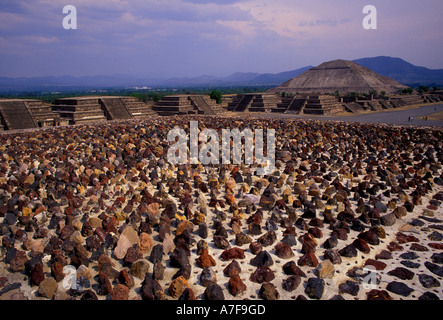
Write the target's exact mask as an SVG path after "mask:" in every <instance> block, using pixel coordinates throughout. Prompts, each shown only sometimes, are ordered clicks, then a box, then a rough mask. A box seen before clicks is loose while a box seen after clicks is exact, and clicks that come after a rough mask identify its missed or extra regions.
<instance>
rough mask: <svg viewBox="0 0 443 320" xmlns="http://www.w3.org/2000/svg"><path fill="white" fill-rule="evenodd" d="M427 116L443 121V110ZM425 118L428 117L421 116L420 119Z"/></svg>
mask: <svg viewBox="0 0 443 320" xmlns="http://www.w3.org/2000/svg"><path fill="white" fill-rule="evenodd" d="M427 117H428V120H437V121H443V111H440V112H436V113H432V114H430V115H429V116H427ZM425 118H426V117H419V118H418V119H425Z"/></svg>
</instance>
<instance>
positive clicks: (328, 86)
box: [269, 60, 406, 94]
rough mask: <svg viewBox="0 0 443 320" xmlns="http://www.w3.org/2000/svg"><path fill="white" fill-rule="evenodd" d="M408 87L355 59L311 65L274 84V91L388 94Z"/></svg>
mask: <svg viewBox="0 0 443 320" xmlns="http://www.w3.org/2000/svg"><path fill="white" fill-rule="evenodd" d="M403 88H406V86H404V85H402V84H401V83H399V82H397V81H395V80H393V79H391V78H388V77H383V76H381V75H379V74H377V73H375V72H374V71H372V70H370V69H368V68H366V67H363V66H361V65H359V64H357V63H355V62H352V61H347V60H333V61H329V62H324V63H322V64H321V65H319V66H317V67H314V68H311V69H309V70H308V71H306V72H304V73H302V74H301V75H299V76H298V77H295V78H293V79H291V80H289V81H287V82H285V83H283V84H282V85H280V86H278V87H275V88H272V89H270V90H269V92H272V93H277V92H279V93H282V92H286V93H292V94H296V93H334V92H336V91H338V92H339V93H340V94H349V93H351V92H357V93H368V92H371V91H374V90H376V91H378V92H379V93H380V92H381V91H385V92H386V94H394V93H397V92H398V90H400V89H403Z"/></svg>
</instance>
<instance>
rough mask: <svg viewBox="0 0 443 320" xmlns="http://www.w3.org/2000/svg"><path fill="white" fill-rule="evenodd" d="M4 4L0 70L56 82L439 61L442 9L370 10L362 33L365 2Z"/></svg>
mask: <svg viewBox="0 0 443 320" xmlns="http://www.w3.org/2000/svg"><path fill="white" fill-rule="evenodd" d="M2 2H5V3H4V4H3V3H2V7H1V9H0V40H1V43H2V50H1V51H0V63H1V70H2V71H3V72H7V73H9V74H17V75H19V74H20V73H21V72H26V70H25V69H24V68H23V70H24V71H23V70H21V69H20V68H19V65H28V66H29V65H30V64H31V62H32V63H34V64H37V65H38V64H40V65H42V64H45V65H46V70H47V71H46V72H54V73H61V72H63V71H64V70H66V69H65V66H66V65H67V64H70V65H71V66H72V69H73V72H78V73H79V74H85V73H86V74H87V73H125V72H133V71H134V70H135V71H138V72H149V73H155V72H157V73H159V74H165V73H169V74H171V75H172V76H182V75H193V74H194V75H199V74H203V73H211V70H213V71H214V72H224V73H226V72H230V71H232V72H235V71H239V70H240V69H241V70H240V71H254V72H278V71H285V70H290V69H295V68H298V67H302V66H305V65H314V64H319V63H321V62H323V61H326V60H331V59H332V58H360V57H363V56H369V55H393V56H400V57H404V58H408V59H409V60H410V61H411V62H417V63H420V64H421V65H425V66H428V65H427V63H428V62H429V63H432V64H434V65H435V66H437V65H438V64H441V56H442V54H443V51H442V46H443V45H442V44H441V43H443V41H442V40H443V39H442V36H441V32H439V30H440V29H439V27H438V26H439V25H440V24H441V22H440V19H441V18H440V16H439V14H438V13H439V12H440V11H441V10H438V9H441V8H442V2H441V1H439V0H422V2H418V0H403V1H400V0H391V1H384V0H372V1H371V4H373V5H375V6H376V7H377V9H378V10H377V11H378V15H379V16H378V24H379V30H374V31H366V30H363V28H362V25H361V22H362V19H363V17H364V15H363V14H362V8H363V6H364V5H366V4H367V1H366V0H354V1H349V0H336V1H326V0H311V1H301V0H243V1H240V0H206V1H205V0H94V1H90V0H70V1H68V2H66V3H63V2H60V1H59V0H30V1H25V0H16V1H2ZM65 4H71V5H74V6H76V8H77V15H78V17H77V24H78V29H77V30H64V29H63V28H62V20H63V18H64V15H63V13H62V9H63V6H64V5H65ZM4 43H6V44H7V45H6V46H4V45H3V44H4ZM415 44H418V45H415ZM29 52H32V53H33V57H32V59H30V54H29ZM12 61H13V62H14V63H12ZM215 66H216V67H215ZM440 67H443V66H440ZM33 70H35V72H37V70H38V68H37V67H35V68H33ZM100 70H101V72H100Z"/></svg>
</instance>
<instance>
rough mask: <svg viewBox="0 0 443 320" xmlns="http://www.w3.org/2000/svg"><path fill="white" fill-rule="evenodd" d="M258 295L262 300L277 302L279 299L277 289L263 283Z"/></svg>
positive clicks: (270, 284)
mask: <svg viewBox="0 0 443 320" xmlns="http://www.w3.org/2000/svg"><path fill="white" fill-rule="evenodd" d="M258 295H259V296H260V298H262V299H263V300H278V299H280V294H279V293H278V291H277V288H276V287H275V285H273V284H272V283H263V284H262V285H261V287H260V290H259V292H258Z"/></svg>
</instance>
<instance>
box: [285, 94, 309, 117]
mask: <svg viewBox="0 0 443 320" xmlns="http://www.w3.org/2000/svg"><path fill="white" fill-rule="evenodd" d="M307 103H308V99H306V98H297V97H294V98H293V99H292V100H291V102H290V103H289V105H288V107H287V109H286V111H285V113H293V114H301V113H303V110H304V108H305V107H306V105H307Z"/></svg>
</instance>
